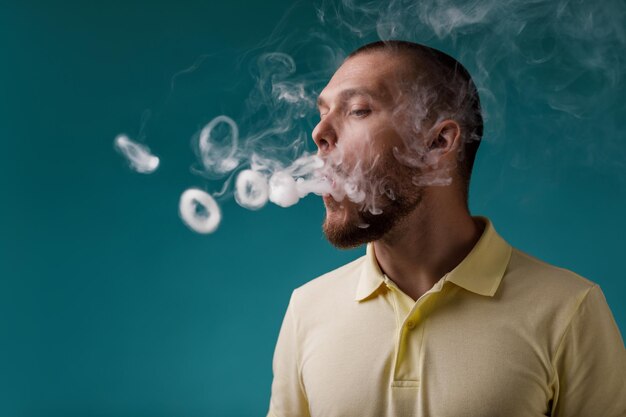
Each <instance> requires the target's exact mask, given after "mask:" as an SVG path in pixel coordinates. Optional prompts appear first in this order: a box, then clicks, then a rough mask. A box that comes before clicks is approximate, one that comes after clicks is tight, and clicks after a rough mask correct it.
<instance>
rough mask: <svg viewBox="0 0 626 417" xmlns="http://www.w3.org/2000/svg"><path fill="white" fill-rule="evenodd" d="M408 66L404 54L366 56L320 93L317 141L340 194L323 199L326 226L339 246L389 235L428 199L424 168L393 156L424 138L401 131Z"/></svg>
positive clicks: (354, 60)
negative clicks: (416, 180)
mask: <svg viewBox="0 0 626 417" xmlns="http://www.w3.org/2000/svg"><path fill="white" fill-rule="evenodd" d="M408 68H409V67H408V62H407V61H406V60H405V59H404V58H402V57H399V56H393V55H390V54H388V53H386V52H384V51H373V52H366V53H363V54H360V55H357V56H355V57H352V58H350V59H348V60H347V61H346V62H344V64H343V65H342V66H341V67H340V68H339V69H338V70H337V72H336V73H335V74H334V76H333V77H332V79H331V80H330V82H329V83H328V85H327V86H326V88H324V90H323V91H322V92H321V94H320V96H319V100H318V105H319V111H320V122H319V124H318V125H317V126H316V127H315V129H314V130H313V139H314V140H315V143H316V144H317V146H318V155H319V156H320V157H321V158H322V159H324V160H325V161H326V164H325V169H326V174H327V175H328V176H329V178H330V179H332V181H333V183H334V186H333V187H334V190H335V191H336V192H334V193H333V194H332V196H331V195H325V196H324V204H325V206H326V219H325V221H324V225H323V229H324V233H325V234H326V236H327V238H328V240H329V241H330V242H331V243H332V244H334V245H335V246H337V247H342V248H347V247H356V246H359V245H362V244H364V243H367V242H371V241H374V240H378V239H380V238H382V237H383V236H384V235H385V234H386V233H387V232H389V231H390V230H391V229H392V228H393V227H394V226H395V225H396V224H397V223H398V221H399V220H400V219H402V218H403V217H405V216H406V215H408V214H409V213H410V212H412V211H413V210H414V209H415V208H416V207H417V206H418V205H419V201H420V200H421V195H422V188H421V187H418V186H416V185H413V184H412V178H413V177H414V176H415V175H416V174H417V173H418V170H417V169H415V168H410V167H408V166H405V165H403V164H401V163H400V162H399V161H398V160H397V159H396V158H395V157H394V148H396V151H397V150H402V149H404V148H405V146H406V141H407V139H411V140H418V139H416V138H407V130H406V129H404V128H403V127H402V126H406V125H407V120H406V118H407V116H408V115H407V112H406V111H403V110H406V105H405V101H406V97H404V96H403V94H402V93H403V88H402V85H403V84H402V82H401V80H402V79H404V80H405V82H406V80H407V79H410V71H409V69H408Z"/></svg>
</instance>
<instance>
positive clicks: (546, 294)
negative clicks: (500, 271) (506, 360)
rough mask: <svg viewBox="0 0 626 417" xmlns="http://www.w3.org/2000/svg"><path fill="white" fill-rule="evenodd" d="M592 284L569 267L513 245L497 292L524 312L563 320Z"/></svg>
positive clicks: (561, 321)
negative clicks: (535, 255)
mask: <svg viewBox="0 0 626 417" xmlns="http://www.w3.org/2000/svg"><path fill="white" fill-rule="evenodd" d="M594 288H596V289H597V288H598V285H597V284H596V283H594V282H593V281H590V280H589V279H587V278H584V277H582V276H580V275H578V274H577V273H575V272H573V271H570V270H568V269H565V268H560V267H558V266H555V265H551V264H549V263H547V262H544V261H542V260H539V259H537V258H535V257H533V256H531V255H528V254H526V253H524V252H522V251H520V250H518V249H513V251H512V253H511V259H510V261H509V265H508V267H507V270H506V272H505V275H504V277H503V281H502V284H501V288H500V290H499V293H500V297H501V298H502V299H503V300H508V302H509V303H512V304H515V305H517V306H518V307H519V308H520V309H523V310H524V311H525V312H526V314H529V315H535V314H537V315H539V316H544V317H552V319H554V320H555V321H556V322H560V323H561V324H564V323H566V322H567V321H568V320H569V318H570V317H571V316H572V314H573V313H574V312H575V311H576V310H577V308H578V306H579V305H580V304H581V302H582V301H583V300H584V299H585V298H586V297H587V295H588V294H589V293H590V292H591V291H592V290H593V289H594Z"/></svg>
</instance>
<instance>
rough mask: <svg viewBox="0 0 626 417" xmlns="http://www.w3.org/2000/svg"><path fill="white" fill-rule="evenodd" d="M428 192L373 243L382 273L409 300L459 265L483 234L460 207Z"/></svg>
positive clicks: (465, 208) (464, 207)
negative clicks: (409, 211) (411, 210)
mask: <svg viewBox="0 0 626 417" xmlns="http://www.w3.org/2000/svg"><path fill="white" fill-rule="evenodd" d="M439 188H441V187H439ZM444 188H445V187H444ZM432 190H434V191H432ZM428 191H429V193H427V194H425V195H424V199H423V200H422V202H421V203H420V205H419V207H417V208H416V209H415V210H414V211H413V212H412V213H411V214H410V215H409V216H407V217H405V218H404V219H402V221H400V222H399V223H398V224H397V225H396V226H395V227H394V228H393V229H392V230H391V231H390V232H389V233H387V234H386V235H385V236H384V237H383V238H382V239H380V240H377V241H375V242H374V243H373V244H374V252H375V253H376V260H377V261H378V264H379V266H380V268H381V269H382V271H383V272H384V273H385V274H386V275H387V276H388V277H389V278H390V279H391V280H392V281H394V282H395V283H396V285H398V287H399V288H400V289H401V290H402V291H403V292H404V293H406V294H407V295H408V296H410V297H411V298H412V299H413V300H416V299H418V298H419V297H420V296H421V295H422V294H424V293H425V292H426V291H428V290H429V289H430V288H432V287H433V285H434V284H435V283H436V282H437V281H439V279H440V278H442V277H443V276H444V275H445V274H447V273H448V272H450V271H451V270H453V269H454V268H455V267H456V266H457V265H458V264H459V263H461V261H462V260H463V259H464V258H465V257H466V256H467V254H468V253H469V252H470V251H471V250H472V248H473V247H474V245H475V244H476V242H477V241H478V239H479V238H480V235H481V234H482V231H483V225H481V224H480V223H479V222H476V221H475V220H474V219H473V218H472V217H471V215H470V213H469V211H468V210H467V207H466V206H465V204H464V203H462V204H459V202H457V203H456V204H450V202H449V201H446V200H445V199H442V198H437V195H436V194H438V190H436V189H430V190H428Z"/></svg>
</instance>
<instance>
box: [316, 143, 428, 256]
mask: <svg viewBox="0 0 626 417" xmlns="http://www.w3.org/2000/svg"><path fill="white" fill-rule="evenodd" d="M418 171H419V170H416V169H415V168H409V167H407V166H405V165H402V164H400V163H399V162H398V161H397V160H396V159H395V158H394V157H393V156H391V155H388V157H387V158H386V162H385V163H382V164H380V165H379V168H378V169H377V170H376V172H375V173H371V175H369V176H368V177H369V178H370V180H369V181H367V180H365V182H366V183H369V184H376V183H381V179H382V178H384V179H385V181H386V183H387V184H388V189H391V191H392V192H391V193H389V192H387V193H385V192H380V190H376V189H375V188H377V187H372V186H370V187H367V188H368V189H369V192H370V194H371V195H368V200H370V201H372V200H373V201H375V202H376V207H377V208H380V209H381V210H382V212H381V213H380V214H373V213H371V212H370V211H369V210H367V209H363V207H361V208H358V207H357V206H356V205H354V203H351V202H348V203H347V204H343V203H338V202H335V201H331V202H330V203H328V204H327V210H328V211H329V212H328V213H327V215H326V218H325V220H324V223H323V225H322V230H323V231H324V235H325V236H326V239H328V241H329V242H330V243H331V244H332V245H333V246H335V247H337V248H339V249H351V248H356V247H359V246H361V245H364V244H366V243H369V242H373V241H376V240H380V239H381V238H383V237H384V236H385V235H387V234H388V233H389V232H390V231H391V230H393V229H394V227H396V226H397V225H398V224H399V223H400V221H401V220H402V219H404V218H406V217H407V216H408V215H409V214H411V213H412V212H413V211H414V210H415V209H417V208H418V207H419V205H420V203H421V201H422V196H423V189H424V187H421V186H417V185H414V184H413V182H412V178H413V177H414V176H415V175H419V172H418ZM383 173H384V174H383ZM372 194H373V195H372ZM376 194H378V195H376ZM340 211H341V212H342V213H341V212H340Z"/></svg>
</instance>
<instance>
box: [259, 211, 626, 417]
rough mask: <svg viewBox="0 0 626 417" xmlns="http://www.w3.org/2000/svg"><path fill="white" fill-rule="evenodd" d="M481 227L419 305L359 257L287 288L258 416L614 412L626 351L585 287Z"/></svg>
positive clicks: (616, 416) (617, 415) (598, 294)
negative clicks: (263, 408) (266, 398)
mask: <svg viewBox="0 0 626 417" xmlns="http://www.w3.org/2000/svg"><path fill="white" fill-rule="evenodd" d="M482 220H483V221H484V222H486V227H485V231H484V233H483V235H482V237H481V239H480V240H479V242H478V243H477V244H476V246H475V247H474V249H473V250H472V251H471V253H470V254H469V255H468V256H467V257H466V258H465V259H464V260H463V262H461V264H459V265H458V266H457V267H456V268H455V269H454V270H453V271H451V272H450V273H448V274H446V275H445V276H444V277H442V278H441V280H439V281H438V282H437V283H436V284H435V285H434V286H433V288H431V289H430V290H429V291H428V292H427V293H425V294H424V295H423V296H422V297H420V298H419V299H418V300H417V301H413V300H412V299H411V298H410V297H409V296H408V295H406V294H404V293H403V292H402V291H401V290H400V289H399V288H398V287H397V286H396V285H395V283H394V282H393V281H392V280H390V279H389V278H388V277H386V276H384V275H383V274H382V272H381V270H380V268H379V267H378V264H377V262H376V258H375V254H374V253H373V246H371V245H369V246H368V248H367V254H366V255H365V256H363V257H361V258H359V259H357V260H356V261H354V262H351V263H349V264H347V265H345V266H343V267H341V268H339V269H337V270H335V271H332V272H330V273H328V274H326V275H323V276H321V277H319V278H316V279H314V280H312V281H310V282H308V283H306V284H305V285H303V286H301V287H300V288H298V289H296V290H294V291H293V293H292V296H291V299H290V302H289V306H288V308H287V312H286V314H285V318H284V320H283V324H282V327H281V330H280V334H279V337H278V341H277V344H276V350H275V353H274V362H273V371H274V380H273V382H272V394H271V400H270V409H269V412H268V416H270V417H294V416H313V417H331V416H332V417H335V416H346V417H369V416H371V417H384V416H389V417H392V416H393V417H410V416H419V417H427V416H432V417H461V416H462V417H517V416H520V417H522V416H528V417H531V416H532V417H538V416H558V417H574V416H576V417H624V416H626V350H625V349H624V344H623V341H622V338H621V336H620V333H619V330H618V328H617V325H616V324H615V321H614V319H613V317H612V315H611V312H610V310H609V307H608V305H607V303H606V300H605V299H604V296H603V294H602V291H601V290H600V288H599V287H598V286H597V285H595V284H594V283H592V282H590V281H588V280H586V279H584V278H582V277H580V276H578V275H576V274H574V273H572V272H570V271H567V270H564V269H560V268H556V267H553V266H550V265H548V264H545V263H543V262H541V261H538V260H536V259H534V258H532V257H530V256H528V255H526V254H524V253H522V252H520V251H518V250H516V249H513V248H511V246H509V245H508V244H507V243H506V242H505V241H504V240H503V239H502V238H501V237H500V236H499V235H498V234H497V233H496V232H495V230H494V228H493V226H492V225H491V222H489V221H488V220H487V219H484V218H483V219H482Z"/></svg>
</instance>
